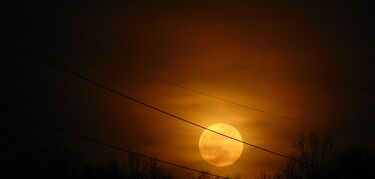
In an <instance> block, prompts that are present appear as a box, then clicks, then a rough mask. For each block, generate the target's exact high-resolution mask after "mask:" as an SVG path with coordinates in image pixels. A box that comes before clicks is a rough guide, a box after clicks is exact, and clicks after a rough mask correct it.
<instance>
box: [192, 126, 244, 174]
mask: <svg viewBox="0 0 375 179" xmlns="http://www.w3.org/2000/svg"><path fill="white" fill-rule="evenodd" d="M208 129H211V130H214V131H217V132H220V133H223V134H225V135H227V136H230V137H234V138H236V139H239V140H242V136H241V134H240V132H238V131H237V129H236V128H234V127H233V126H231V125H228V124H224V123H217V124H214V125H211V126H209V127H208ZM242 150H243V144H242V143H240V142H237V141H234V140H232V139H229V138H226V137H224V136H221V135H218V134H215V133H213V132H210V131H208V130H204V131H203V132H202V134H201V137H200V139H199V151H200V153H201V155H202V157H203V159H205V160H206V161H207V162H208V163H210V164H212V165H215V166H218V167H224V166H228V165H231V164H233V163H234V162H235V161H236V160H237V159H238V158H239V157H240V156H241V154H242Z"/></svg>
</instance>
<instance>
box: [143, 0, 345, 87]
mask: <svg viewBox="0 0 375 179" xmlns="http://www.w3.org/2000/svg"><path fill="white" fill-rule="evenodd" d="M146 1H148V2H151V3H154V4H158V5H159V6H163V7H164V8H167V9H169V10H172V11H174V12H175V13H177V14H180V15H182V16H185V17H187V18H189V19H191V20H193V21H196V22H198V23H200V24H203V25H206V26H208V27H209V28H211V29H213V30H215V31H217V32H220V33H223V34H226V35H228V36H229V37H231V38H233V39H236V40H238V41H240V42H242V43H244V44H247V45H248V46H253V47H255V48H258V49H260V50H262V51H264V52H266V53H268V54H271V55H273V56H275V57H278V58H279V59H282V60H285V61H288V62H290V63H292V64H295V65H297V66H300V67H302V68H305V69H308V70H310V71H313V72H315V73H317V74H321V75H323V76H326V77H328V78H330V79H334V80H337V81H339V80H342V78H340V77H339V76H337V75H335V74H331V73H328V72H326V71H323V70H321V69H319V68H316V67H314V66H311V65H307V64H304V63H301V62H299V61H297V60H295V59H293V58H290V57H288V56H285V55H282V54H280V53H277V52H276V51H274V50H271V49H269V48H267V47H265V46H262V45H260V44H258V43H255V42H252V41H250V40H247V39H245V38H243V37H241V36H240V35H237V34H235V33H233V32H230V31H228V30H225V29H223V28H220V27H218V26H216V25H214V24H212V23H209V22H207V21H205V20H203V19H202V18H199V17H197V16H194V15H192V14H189V13H187V12H185V11H182V10H181V9H179V8H176V7H175V6H173V5H171V4H169V3H167V2H165V1H160V0H146Z"/></svg>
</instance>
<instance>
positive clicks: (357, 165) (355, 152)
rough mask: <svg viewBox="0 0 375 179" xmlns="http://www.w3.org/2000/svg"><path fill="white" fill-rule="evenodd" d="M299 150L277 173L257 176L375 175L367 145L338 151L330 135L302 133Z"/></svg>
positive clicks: (268, 178) (322, 177) (320, 177)
mask: <svg viewBox="0 0 375 179" xmlns="http://www.w3.org/2000/svg"><path fill="white" fill-rule="evenodd" d="M294 147H295V150H296V152H295V153H293V154H292V155H291V156H292V157H293V158H295V159H297V160H298V161H293V160H289V161H288V162H287V163H286V164H285V166H283V167H282V168H281V169H280V171H278V174H276V175H270V174H267V173H261V174H260V175H259V176H257V178H258V179H328V178H330V179H332V178H339V179H346V178H348V179H349V178H350V179H353V178H375V174H374V169H375V166H374V164H375V154H374V153H373V152H372V151H370V150H369V149H365V148H364V147H350V148H348V149H344V150H338V149H337V148H336V147H335V146H334V144H333V142H332V140H330V139H329V138H328V137H325V138H323V137H318V136H317V135H314V134H310V135H308V136H307V137H306V136H301V137H300V138H299V139H298V140H297V142H296V143H295V145H294Z"/></svg>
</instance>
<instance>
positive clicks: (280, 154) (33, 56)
mask: <svg viewBox="0 0 375 179" xmlns="http://www.w3.org/2000/svg"><path fill="white" fill-rule="evenodd" d="M1 42H2V43H3V44H4V45H6V46H8V47H10V48H13V49H15V50H18V51H20V52H22V53H24V54H27V55H28V56H30V57H32V58H31V59H33V60H34V61H39V62H42V63H44V64H46V65H48V66H51V67H54V68H55V69H57V70H60V71H63V72H65V73H67V74H70V75H72V76H74V77H76V78H78V79H80V80H82V81H86V82H88V83H90V84H92V85H94V86H96V87H99V88H102V89H104V90H106V91H108V92H111V93H113V94H115V95H117V96H120V97H122V98H126V99H128V100H130V101H133V102H135V103H138V104H141V105H143V106H145V107H147V108H150V109H153V110H155V111H158V112H160V113H163V114H165V115H168V116H170V117H172V118H174V119H177V120H180V121H182V122H185V123H187V124H190V125H193V126H196V127H198V128H201V129H204V130H207V131H210V132H212V133H215V134H218V135H221V136H223V137H226V138H228V139H231V140H234V141H237V142H240V143H243V144H245V145H247V146H250V147H253V148H256V149H259V150H262V151H265V152H268V153H270V154H273V155H276V156H279V157H282V158H286V159H289V160H293V161H299V160H297V159H295V158H293V157H290V156H288V155H285V154H282V153H279V152H275V151H272V150H269V149H266V148H264V147H260V146H257V145H255V144H252V143H249V142H246V141H243V140H239V139H237V138H234V137H231V136H228V135H226V134H223V133H220V132H217V131H215V130H212V129H209V128H207V127H204V126H203V125H201V124H198V123H195V122H192V121H190V120H187V119H185V118H182V117H179V116H177V115H175V114H172V113H170V112H168V111H165V110H163V109H160V108H158V107H155V106H153V105H150V104H147V103H145V102H142V101H141V100H139V99H136V98H134V97H131V96H129V95H127V94H125V93H122V92H119V91H117V90H115V89H113V88H110V87H108V86H106V85H103V84H101V83H99V82H96V81H94V80H92V79H89V78H87V77H85V76H83V75H81V74H79V73H77V72H74V71H71V70H69V69H67V68H64V67H62V66H60V65H58V64H56V63H53V62H51V61H49V60H47V59H45V58H43V57H41V56H39V55H37V54H35V53H32V52H30V51H27V50H25V49H23V48H20V47H17V46H15V45H13V44H12V43H9V42H6V41H1Z"/></svg>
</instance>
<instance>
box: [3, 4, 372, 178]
mask: <svg viewBox="0 0 375 179" xmlns="http://www.w3.org/2000/svg"><path fill="white" fill-rule="evenodd" d="M163 2H165V3H166V4H168V5H169V6H170V7H172V8H167V7H165V6H164V5H162V4H160V3H157V2H153V1H152V0H150V1H108V2H100V1H79V2H76V1H61V2H50V1H25V2H6V3H5V6H4V7H3V8H2V11H3V16H2V24H3V25H2V30H1V32H2V40H6V41H8V42H11V43H13V44H15V45H17V46H19V47H21V48H24V49H27V50H29V51H32V52H34V53H36V54H39V55H40V56H43V57H45V58H48V59H49V60H51V61H53V62H54V63H57V64H59V65H61V66H64V67H66V68H69V69H71V70H73V71H76V72H79V73H81V74H83V75H85V76H87V77H89V78H90V79H94V80H95V81H98V82H100V83H103V84H105V85H108V86H110V87H112V88H114V89H116V90H118V91H121V92H123V93H126V94H128V95H131V96H133V97H136V98H138V99H140V100H142V101H144V102H146V103H149V104H152V105H154V106H157V107H160V108H162V109H165V110H167V111H169V112H172V113H174V114H177V115H179V116H181V117H184V118H187V119H190V120H192V121H194V122H197V123H200V124H202V125H204V126H209V125H211V124H214V123H219V122H224V123H228V124H231V125H232V126H234V127H236V128H237V129H238V130H239V131H240V132H241V134H242V136H243V138H244V140H245V141H248V142H251V143H254V144H256V145H259V146H263V147H266V148H269V149H272V150H275V151H278V152H281V153H289V152H291V151H292V147H291V143H292V142H293V141H294V140H295V139H296V137H297V136H298V135H299V134H301V133H308V132H310V131H311V132H316V133H323V134H326V133H328V134H329V135H330V136H331V137H332V138H333V139H334V140H335V141H337V142H338V144H339V145H340V146H348V145H353V144H360V145H365V146H368V147H372V148H374V147H375V146H374V142H373V139H374V138H375V132H374V131H375V122H374V117H375V116H374V114H373V112H372V111H373V109H372V107H373V106H374V102H373V99H374V94H373V91H374V88H373V84H374V77H373V76H375V74H374V72H373V67H374V66H373V62H372V56H371V52H372V50H373V49H374V48H373V47H374V46H373V41H372V40H371V39H370V37H369V34H370V32H371V30H370V26H371V24H370V23H371V22H372V21H371V19H370V18H369V9H367V6H366V1H336V0H320V1H318V0H314V1H312V0H306V1H303V2H302V1H292V0H290V1H242V0H233V1H230V0H215V1H203V2H202V1H198V0H193V1H192V0H190V1H186V0H179V1H163ZM176 10H177V11H176ZM178 12H183V13H178ZM184 13H185V14H188V15H191V16H193V17H195V18H198V19H199V20H201V21H204V22H207V23H209V24H211V25H213V26H215V27H217V28H219V29H222V30H223V31H226V32H230V33H233V34H235V35H236V36H238V37H241V39H242V40H243V41H241V40H238V39H236V38H233V37H232V36H231V35H228V34H226V33H223V32H220V31H217V30H215V29H214V28H212V27H210V26H209V25H207V24H204V23H201V22H199V21H197V20H196V19H194V18H190V17H188V16H186V15H184ZM244 41H249V42H251V43H254V44H257V45H259V46H262V47H264V48H266V49H268V50H270V51H272V52H274V53H275V54H278V55H281V56H284V57H287V58H291V59H293V60H295V61H297V62H298V63H299V64H304V65H307V66H311V67H313V68H314V69H319V70H320V71H321V72H316V71H313V70H310V69H309V68H306V67H302V66H301V65H296V64H294V63H290V62H288V61H287V60H285V59H283V58H280V57H278V55H274V54H271V53H268V52H266V51H264V50H262V49H259V48H257V47H254V46H252V45H249V44H247V43H245V42H244ZM1 49H2V52H3V53H2V59H5V62H6V65H5V72H6V73H5V76H6V82H7V84H8V85H6V86H7V90H6V93H4V94H3V95H4V96H5V102H6V104H7V106H8V107H7V108H9V109H10V110H12V111H17V112H18V113H20V114H25V115H28V116H32V117H35V118H38V119H40V120H43V121H46V122H49V123H51V124H55V125H59V126H61V127H64V128H67V129H70V130H73V131H76V132H80V133H82V134H85V135H88V136H92V137H94V138H98V139H101V140H104V141H107V142H110V143H113V144H115V145H119V146H123V147H127V148H129V149H132V150H136V151H139V152H143V153H146V154H150V155H154V156H157V157H159V158H162V159H166V160H170V161H175V162H177V163H181V164H184V165H187V166H192V167H195V168H201V169H202V168H207V169H210V170H211V171H213V172H216V173H219V174H227V173H229V174H232V173H240V174H242V175H249V176H252V175H254V174H255V173H256V172H259V171H260V170H272V169H274V167H277V166H279V165H280V164H281V163H282V162H283V161H284V160H283V159H280V158H278V157H275V156H273V155H270V154H267V153H263V152H262V151H258V150H256V149H253V148H250V147H245V149H244V153H243V154H242V156H241V158H240V159H239V161H237V162H236V163H235V164H233V165H231V166H229V167H225V168H218V167H214V166H211V165H209V164H208V163H207V162H205V161H204V160H203V159H202V158H201V156H200V154H199V150H198V146H197V143H198V140H199V135H200V134H201V132H202V130H201V129H199V128H195V127H193V126H189V125H187V124H185V123H182V122H179V121H176V120H174V119H172V118H170V117H168V116H165V115H163V114H160V113H158V112H155V111H152V110H150V109H147V108H145V107H143V106H141V105H139V104H135V103H133V102H131V101H128V100H125V99H123V98H120V97H118V96H115V95H113V94H111V93H109V92H107V91H105V90H103V89H99V88H96V87H94V86H92V85H90V84H88V83H85V82H83V81H80V80H78V79H76V78H74V77H72V76H70V75H67V74H65V73H63V72H61V71H58V70H56V69H53V68H51V67H49V66H47V65H45V64H42V63H36V62H35V61H32V60H31V59H30V57H28V56H27V55H25V54H22V53H20V52H19V51H17V50H14V49H11V48H9V47H7V46H4V45H1ZM127 67H134V68H136V69H140V70H142V71H145V72H147V73H150V74H153V75H155V76H158V77H160V78H162V79H165V80H168V81H172V82H175V83H178V84H181V85H183V86H187V87H189V88H193V89H197V90H200V91H204V92H206V93H208V94H211V95H215V96H219V97H222V98H225V99H230V100H231V101H235V102H237V103H240V104H244V105H248V106H254V107H256V108H259V109H263V110H265V111H269V112H272V113H276V114H280V115H283V116H288V117H290V118H293V119H296V120H301V121H307V122H309V123H313V124H311V125H301V124H299V123H297V122H291V121H288V120H283V119H279V118H277V117H273V116H270V115H267V114H264V113H260V112H256V111H251V110H247V109H244V108H240V107H238V106H235V105H231V104H227V103H223V102H220V101H217V100H214V99H211V98H209V97H205V96H201V95H197V94H194V93H192V92H190V91H186V90H184V89H181V88H177V87H175V86H173V85H170V84H166V83H163V82H160V81H157V80H154V79H152V78H149V77H148V76H145V75H142V74H140V73H136V72H134V71H131V70H129V69H128V68H127ZM332 76H334V77H337V78H339V79H335V78H332ZM6 120H7V121H6V122H5V125H3V128H5V129H6V131H8V132H10V133H12V134H13V135H16V136H18V137H22V138H27V139H29V140H31V141H34V142H38V143H40V144H43V145H45V146H48V147H52V148H56V149H57V148H59V147H63V146H66V145H67V146H69V147H72V148H75V150H77V151H78V152H79V153H80V154H82V155H83V156H85V157H88V158H93V156H96V157H98V158H103V157H104V158H105V157H108V156H111V155H115V156H119V154H114V153H113V152H111V151H110V150H105V149H104V148H100V147H97V146H94V145H91V144H88V143H81V142H80V141H79V140H77V139H74V138H67V137H63V135H61V134H58V133H56V132H51V131H49V130H47V129H44V128H42V127H35V126H33V125H31V124H28V123H25V122H21V121H18V120H16V119H12V118H7V119H6ZM5 129H2V130H5ZM9 143H10V144H11V142H9ZM12 149H13V148H11V147H10V148H9V149H8V150H12Z"/></svg>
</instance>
